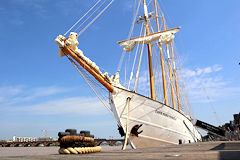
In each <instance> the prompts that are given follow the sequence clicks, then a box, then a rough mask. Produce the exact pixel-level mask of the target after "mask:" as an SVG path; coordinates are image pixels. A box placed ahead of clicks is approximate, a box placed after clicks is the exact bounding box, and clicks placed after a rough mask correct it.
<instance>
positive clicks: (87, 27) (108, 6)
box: [78, 0, 114, 36]
mask: <svg viewBox="0 0 240 160" xmlns="http://www.w3.org/2000/svg"><path fill="white" fill-rule="evenodd" d="M113 2H114V0H112V1H111V2H110V3H109V4H108V5H107V6H106V7H105V8H104V9H103V10H102V11H101V12H100V13H99V14H98V15H97V16H96V17H95V18H94V19H93V20H92V21H91V22H90V23H89V24H88V25H87V26H86V27H85V28H83V29H82V30H81V31H80V32H79V33H78V36H80V35H81V34H82V33H83V32H84V31H85V30H86V29H87V28H88V27H89V26H90V25H91V24H92V23H93V22H95V21H96V19H97V18H98V17H99V16H101V15H102V14H103V12H104V11H105V10H106V9H107V8H108V7H109V6H110V5H111V4H112V3H113Z"/></svg>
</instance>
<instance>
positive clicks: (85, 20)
mask: <svg viewBox="0 0 240 160" xmlns="http://www.w3.org/2000/svg"><path fill="white" fill-rule="evenodd" d="M106 1H107V0H105V1H104V2H103V3H102V4H101V5H100V6H99V7H98V8H97V9H96V10H95V11H94V12H93V13H92V14H90V16H88V18H87V19H85V20H84V21H83V23H81V24H80V25H79V26H78V28H77V29H75V32H77V30H78V29H79V28H80V27H81V26H82V25H83V24H84V23H85V22H86V21H87V20H88V19H89V18H91V17H92V15H93V14H94V13H95V12H97V11H98V10H99V8H101V7H102V5H103V4H104V3H105V2H106Z"/></svg>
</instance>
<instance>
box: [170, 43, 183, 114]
mask: <svg viewBox="0 0 240 160" xmlns="http://www.w3.org/2000/svg"><path fill="white" fill-rule="evenodd" d="M171 52H172V62H173V74H174V77H175V87H176V93H177V103H178V111H180V110H181V107H180V98H179V92H178V82H177V72H176V65H175V61H174V54H173V44H172V42H171Z"/></svg>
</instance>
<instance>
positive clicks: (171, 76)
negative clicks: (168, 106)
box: [163, 15, 176, 109]
mask: <svg viewBox="0 0 240 160" xmlns="http://www.w3.org/2000/svg"><path fill="white" fill-rule="evenodd" d="M163 27H164V30H166V24H165V19H164V15H163ZM166 49H167V61H168V68H169V77H170V85H171V93H172V105H173V108H174V109H176V104H175V98H174V97H175V96H174V88H173V75H172V67H171V63H170V54H169V47H168V44H166Z"/></svg>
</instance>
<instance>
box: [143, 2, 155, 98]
mask: <svg viewBox="0 0 240 160" xmlns="http://www.w3.org/2000/svg"><path fill="white" fill-rule="evenodd" d="M143 5H144V18H145V21H146V22H145V23H146V35H149V34H150V30H149V25H148V11H147V5H146V1H145V0H143ZM147 47H148V65H149V79H150V91H151V98H152V99H153V100H155V90H154V77H153V69H152V49H151V43H149V44H147Z"/></svg>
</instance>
